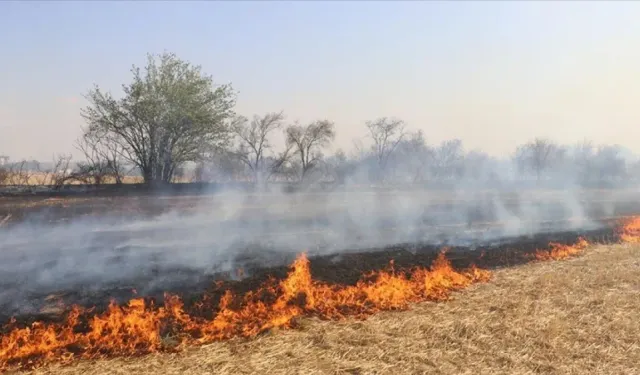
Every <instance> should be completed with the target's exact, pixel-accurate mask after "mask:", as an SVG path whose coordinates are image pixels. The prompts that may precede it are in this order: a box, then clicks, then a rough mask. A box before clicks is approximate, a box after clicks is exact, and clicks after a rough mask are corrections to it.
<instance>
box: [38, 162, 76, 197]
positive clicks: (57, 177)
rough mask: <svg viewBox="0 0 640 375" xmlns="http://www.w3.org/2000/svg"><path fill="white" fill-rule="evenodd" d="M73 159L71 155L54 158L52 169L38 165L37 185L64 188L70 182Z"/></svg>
mask: <svg viewBox="0 0 640 375" xmlns="http://www.w3.org/2000/svg"><path fill="white" fill-rule="evenodd" d="M71 159H72V156H71V155H56V156H54V157H53V163H52V164H51V168H46V169H44V168H42V167H41V165H40V163H37V165H36V169H37V172H38V173H37V174H36V176H37V180H36V185H41V186H52V187H53V188H55V189H59V188H60V187H62V186H63V185H64V184H65V183H67V181H68V180H69V175H70V170H71V169H70V167H71Z"/></svg>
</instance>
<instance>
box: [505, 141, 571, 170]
mask: <svg viewBox="0 0 640 375" xmlns="http://www.w3.org/2000/svg"><path fill="white" fill-rule="evenodd" d="M565 152H566V151H565V149H564V148H562V147H560V146H559V145H557V144H555V143H553V142H552V141H550V140H548V139H543V138H536V139H534V140H533V141H531V142H528V143H526V144H524V145H520V146H518V148H517V149H516V153H515V159H516V162H517V164H518V167H519V168H520V170H521V171H527V170H528V171H532V172H534V173H535V175H536V180H537V181H540V178H541V177H542V174H543V173H544V172H546V171H548V170H549V169H551V168H552V167H554V166H556V165H557V164H558V163H559V162H560V161H562V160H563V158H564V156H565Z"/></svg>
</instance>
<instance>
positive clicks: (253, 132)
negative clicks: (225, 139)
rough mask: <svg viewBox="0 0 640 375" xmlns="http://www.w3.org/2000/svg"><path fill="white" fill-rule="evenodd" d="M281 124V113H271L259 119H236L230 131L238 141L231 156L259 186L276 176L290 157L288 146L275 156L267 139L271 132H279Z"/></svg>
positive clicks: (282, 116) (290, 146)
mask: <svg viewBox="0 0 640 375" xmlns="http://www.w3.org/2000/svg"><path fill="white" fill-rule="evenodd" d="M283 121H284V114H283V113H282V112H272V113H267V114H265V115H264V116H262V117H260V116H257V115H256V116H254V117H253V120H251V121H249V120H248V119H247V118H246V117H243V116H238V117H236V119H235V120H234V121H233V123H232V125H231V127H230V128H231V132H232V133H233V135H235V137H236V138H237V140H238V145H237V147H236V148H235V150H234V151H233V154H234V155H235V156H236V157H237V158H238V159H239V160H240V161H242V162H243V163H244V164H245V165H246V166H247V167H248V168H249V169H250V171H251V173H252V174H253V178H254V180H255V182H256V183H258V184H259V185H261V184H263V183H265V182H266V181H268V180H269V178H270V177H271V176H272V175H273V174H275V173H277V172H278V171H279V170H280V168H281V167H282V165H283V164H284V163H285V162H286V161H287V159H288V158H289V156H290V153H291V148H292V145H291V144H290V143H287V145H286V148H285V150H284V151H282V152H280V153H278V154H276V153H274V152H273V146H272V144H271V140H270V139H269V137H270V135H271V134H272V133H273V132H274V131H276V130H278V129H281V128H282V125H283Z"/></svg>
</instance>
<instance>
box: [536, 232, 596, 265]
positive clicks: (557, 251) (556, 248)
mask: <svg viewBox="0 0 640 375" xmlns="http://www.w3.org/2000/svg"><path fill="white" fill-rule="evenodd" d="M588 246H589V242H587V240H585V239H584V238H582V237H580V238H578V241H577V242H576V243H575V244H573V245H564V244H561V243H556V242H550V243H549V250H537V251H536V252H535V253H533V258H534V259H535V260H541V261H544V260H562V259H567V258H570V257H573V256H576V255H578V254H580V253H581V252H582V251H583V250H584V249H586V248H587V247H588Z"/></svg>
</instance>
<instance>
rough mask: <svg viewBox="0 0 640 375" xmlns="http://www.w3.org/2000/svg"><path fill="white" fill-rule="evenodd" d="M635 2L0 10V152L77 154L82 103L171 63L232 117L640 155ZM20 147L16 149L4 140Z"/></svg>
mask: <svg viewBox="0 0 640 375" xmlns="http://www.w3.org/2000/svg"><path fill="white" fill-rule="evenodd" d="M639 17H640V4H638V3H637V2H595V1H594V2H577V1H575V2H491V3H482V2H436V1H428V2H427V1H425V2H369V3H365V2H35V1H29V2H8V1H5V2H1V3H0V45H1V46H2V50H3V58H2V59H1V60H0V80H1V81H2V83H3V84H2V86H1V87H0V154H6V155H9V156H11V158H12V159H13V160H19V159H22V158H35V159H38V160H42V161H49V160H51V156H52V154H54V153H74V154H75V155H76V156H80V155H79V154H78V152H77V150H76V149H75V148H74V147H73V144H72V143H73V141H74V140H75V139H76V138H77V137H78V136H79V135H80V134H81V133H80V127H81V126H82V125H83V124H84V123H83V120H82V119H81V117H80V116H79V110H80V108H81V107H83V106H84V105H85V104H86V103H85V100H84V99H83V97H82V95H83V94H85V93H86V92H87V90H88V89H89V88H91V86H92V85H93V84H94V83H98V84H100V85H101V87H104V88H105V89H111V90H118V89H119V87H120V85H121V84H122V83H123V82H127V81H128V80H129V77H130V73H129V68H130V66H131V64H132V63H135V64H137V65H141V64H144V57H145V56H144V54H145V53H146V52H153V53H160V52H162V51H163V50H169V51H173V52H176V53H177V54H178V55H179V56H181V57H182V58H184V59H187V60H189V61H193V62H194V63H196V64H201V65H202V66H203V69H204V70H205V71H206V72H208V73H210V74H212V75H213V76H214V79H215V81H216V82H219V83H225V82H233V84H234V87H235V88H236V89H237V90H238V91H239V92H240V94H239V96H238V103H237V108H236V109H237V112H239V113H242V114H245V115H249V116H250V115H252V114H254V113H265V112H269V111H278V110H284V111H285V113H286V114H287V117H288V118H289V119H291V120H294V119H299V120H300V121H301V122H303V123H306V122H308V121H312V120H314V119H317V118H329V119H332V120H333V121H335V123H336V130H337V136H336V141H335V142H334V144H333V148H338V147H340V148H344V149H350V148H351V145H352V143H351V142H352V139H354V138H358V137H361V136H363V135H364V134H365V130H364V128H363V126H362V124H363V123H364V121H366V120H370V119H373V118H377V117H379V116H398V117H400V118H402V119H404V120H405V121H406V122H407V124H408V125H409V127H410V128H411V129H413V130H417V129H422V130H423V131H424V132H425V136H426V138H427V140H428V141H429V142H432V143H439V142H440V141H442V140H445V139H452V138H460V139H461V140H462V141H463V142H464V144H465V146H466V148H468V149H482V150H483V151H486V152H488V153H489V154H491V155H496V156H504V155H506V154H508V153H511V152H512V151H513V145H514V144H519V143H523V142H526V141H527V140H529V139H531V138H533V137H536V136H540V137H548V138H551V139H552V140H555V141H557V142H560V143H573V142H576V141H579V140H582V139H584V138H588V139H592V140H595V141H596V142H598V143H607V144H620V145H622V146H625V147H627V148H629V149H631V150H634V149H635V148H636V145H637V144H639V143H640V133H638V132H636V131H634V129H635V128H636V127H637V124H638V123H639V122H640V111H639V110H638V107H637V103H638V102H640V73H639V71H638V69H637V67H638V66H639V65H640V49H638V48H637V46H638V45H640V24H638V22H637V19H638V18H639ZM7 135H10V136H7Z"/></svg>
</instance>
